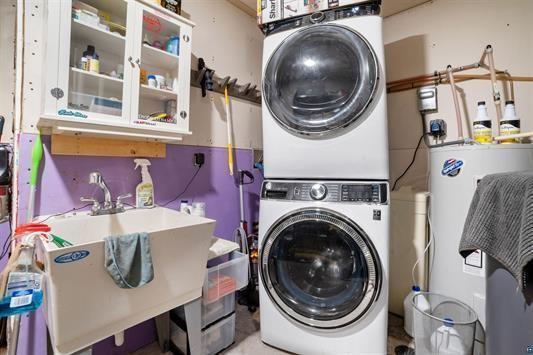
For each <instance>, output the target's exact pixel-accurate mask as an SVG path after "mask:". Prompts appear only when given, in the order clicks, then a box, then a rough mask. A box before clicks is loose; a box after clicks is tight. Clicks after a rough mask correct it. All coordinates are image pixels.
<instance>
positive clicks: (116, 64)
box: [58, 0, 130, 121]
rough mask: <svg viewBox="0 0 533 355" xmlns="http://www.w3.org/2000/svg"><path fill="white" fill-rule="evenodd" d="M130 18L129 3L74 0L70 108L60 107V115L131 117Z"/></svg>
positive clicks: (69, 68) (101, 117)
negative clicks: (127, 67)
mask: <svg viewBox="0 0 533 355" xmlns="http://www.w3.org/2000/svg"><path fill="white" fill-rule="evenodd" d="M127 17H128V2H126V1H125V0H114V1H107V0H83V1H77V0H76V1H72V8H71V21H70V53H69V55H70V57H69V58H70V59H69V66H68V105H67V106H68V107H67V109H66V110H65V109H64V107H58V111H59V112H58V114H59V115H63V116H75V117H79V118H89V119H96V120H103V121H116V120H122V119H123V117H127V116H126V115H127V113H125V108H126V107H127V104H128V103H127V102H124V99H125V98H126V97H128V94H127V93H126V90H125V85H124V83H125V82H126V80H127V79H128V78H125V77H124V65H125V58H126V53H127V49H126V48H127V46H126V36H127V32H128V31H130V28H129V27H128V26H127ZM127 27H128V29H126V28H127ZM61 37H63V36H61ZM128 76H129V74H128ZM62 109H63V110H62Z"/></svg>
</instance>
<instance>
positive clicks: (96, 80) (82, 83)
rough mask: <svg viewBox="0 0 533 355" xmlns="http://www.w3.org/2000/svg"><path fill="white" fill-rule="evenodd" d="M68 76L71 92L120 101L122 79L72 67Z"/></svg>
mask: <svg viewBox="0 0 533 355" xmlns="http://www.w3.org/2000/svg"><path fill="white" fill-rule="evenodd" d="M70 75H71V78H70V79H71V80H70V87H71V90H72V89H74V91H77V92H81V93H84V94H89V95H95V96H101V97H106V98H111V97H115V98H117V99H119V100H121V99H122V88H123V81H122V79H118V78H113V77H111V76H109V75H104V74H99V73H94V72H90V71H86V70H81V69H78V68H73V67H71V68H70Z"/></svg>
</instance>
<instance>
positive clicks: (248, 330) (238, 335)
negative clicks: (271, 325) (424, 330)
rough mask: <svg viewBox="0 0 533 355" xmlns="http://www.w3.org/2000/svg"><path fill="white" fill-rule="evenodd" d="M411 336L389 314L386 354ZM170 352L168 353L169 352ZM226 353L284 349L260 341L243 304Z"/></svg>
mask: <svg viewBox="0 0 533 355" xmlns="http://www.w3.org/2000/svg"><path fill="white" fill-rule="evenodd" d="M410 342H411V338H410V337H409V336H408V335H407V334H406V333H405V332H404V330H403V320H402V318H400V317H398V316H395V315H392V314H389V339H388V354H389V355H393V354H394V348H395V347H396V346H398V345H408V344H409V343H410ZM159 354H162V353H161V351H160V350H159V346H158V345H157V343H153V344H150V345H149V346H147V347H145V348H143V349H141V350H138V351H136V352H135V353H133V355H159ZM169 354H170V353H169ZM222 354H227V355H249V354H253V355H281V354H287V353H286V352H284V351H280V350H278V349H274V348H271V347H270V346H268V345H265V344H264V343H263V342H262V341H261V337H260V333H259V311H256V312H255V313H252V314H251V313H250V312H248V309H247V308H246V307H244V306H240V305H237V308H236V323H235V343H234V344H233V345H232V346H231V347H230V348H228V349H227V350H225V351H223V352H222Z"/></svg>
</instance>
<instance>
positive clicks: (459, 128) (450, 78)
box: [448, 65, 463, 139]
mask: <svg viewBox="0 0 533 355" xmlns="http://www.w3.org/2000/svg"><path fill="white" fill-rule="evenodd" d="M448 81H449V82H450V86H451V88H452V97H453V104H454V106H455V118H456V119H457V135H458V136H459V139H463V119H462V118H461V108H460V107H459V97H458V96H457V88H456V87H455V78H454V77H453V68H452V66H451V65H448Z"/></svg>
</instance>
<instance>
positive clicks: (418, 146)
mask: <svg viewBox="0 0 533 355" xmlns="http://www.w3.org/2000/svg"><path fill="white" fill-rule="evenodd" d="M426 134H427V133H423V134H422V136H421V137H420V139H419V140H418V144H417V145H416V149H415V152H414V154H413V158H412V159H411V162H410V163H409V165H408V166H407V168H406V169H405V170H404V172H403V173H402V175H400V176H399V177H398V178H397V179H396V180H395V181H394V184H393V185H392V191H394V190H396V184H397V183H398V181H400V180H401V179H402V178H403V177H404V176H405V174H407V172H408V171H409V169H411V167H412V166H413V164H414V163H415V160H416V154H417V153H418V150H419V149H420V145H421V144H422V141H423V140H424V137H425V136H426Z"/></svg>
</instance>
